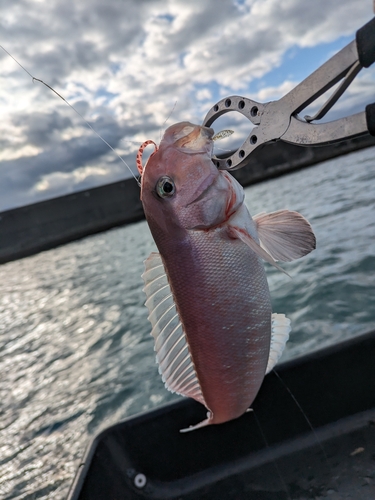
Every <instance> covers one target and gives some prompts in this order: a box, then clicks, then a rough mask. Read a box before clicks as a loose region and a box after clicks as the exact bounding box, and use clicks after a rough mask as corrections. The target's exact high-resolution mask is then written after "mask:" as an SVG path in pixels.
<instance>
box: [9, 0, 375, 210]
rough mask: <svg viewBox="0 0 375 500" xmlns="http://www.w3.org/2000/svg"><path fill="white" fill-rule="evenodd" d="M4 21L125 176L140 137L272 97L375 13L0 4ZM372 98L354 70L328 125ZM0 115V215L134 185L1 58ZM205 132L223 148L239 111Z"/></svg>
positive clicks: (12, 49)
mask: <svg viewBox="0 0 375 500" xmlns="http://www.w3.org/2000/svg"><path fill="white" fill-rule="evenodd" d="M0 13H1V15H0V45H2V46H3V47H4V48H5V49H6V50H7V51H8V52H9V53H10V54H11V55H12V56H13V57H14V58H16V59H17V61H18V62H19V63H20V64H22V66H23V67H24V68H26V69H27V71H28V72H29V73H30V74H32V75H33V76H34V77H36V78H39V79H42V80H43V81H44V82H46V83H47V84H48V85H50V86H52V87H53V88H54V89H55V90H56V91H57V92H58V93H59V94H61V95H62V96H63V97H64V98H65V99H66V100H67V101H68V102H69V103H70V104H71V105H72V106H74V107H75V109H76V110H77V111H78V112H79V113H80V114H81V115H82V116H83V117H84V118H85V120H87V121H88V122H89V123H90V125H91V126H92V127H93V128H94V129H95V130H96V131H97V132H98V134H100V135H101V136H102V137H103V138H104V139H105V140H106V141H107V142H108V143H109V144H110V145H111V146H112V147H113V148H114V149H115V150H116V152H117V153H118V154H119V155H121V156H122V157H123V159H124V160H125V161H126V163H127V164H128V165H129V166H130V168H131V169H132V170H133V171H134V172H135V171H136V170H135V155H136V152H137V150H138V147H139V145H140V144H141V143H142V142H143V141H145V140H147V139H152V140H154V141H155V142H159V141H160V138H161V135H162V133H163V131H164V130H165V128H166V127H168V126H169V125H172V124H173V123H176V122H179V121H185V120H188V121H191V122H193V123H202V121H203V119H204V116H205V115H206V113H207V112H208V110H209V109H210V108H211V107H212V106H213V105H214V104H215V103H216V102H217V101H218V100H220V99H222V98H223V97H226V96H230V95H243V96H246V97H248V98H250V99H254V100H256V101H259V102H268V101H271V100H277V99H279V98H280V97H282V96H283V95H284V94H286V93H287V92H288V91H289V90H291V89H292V88H293V87H294V86H295V85H297V84H298V83H299V82H300V81H301V80H303V79H304V78H306V77H307V76H308V75H309V74H310V73H311V72H313V71H314V70H315V69H316V68H317V67H319V66H320V65H321V64H322V63H323V62H325V61H326V60H327V59H328V58H329V57H331V56H332V55H334V54H335V53H336V52H338V51H339V50H340V49H341V48H343V47H344V46H345V45H347V44H348V43H349V42H351V41H352V40H353V39H354V37H355V32H356V30H357V29H358V28H360V27H361V26H362V25H363V24H365V23H366V22H367V21H369V20H370V19H371V18H372V17H373V15H374V13H373V2H372V0H358V1H353V0H314V1H313V2H312V1H311V0H283V1H280V0H220V1H218V0H189V1H186V0H122V1H121V0H106V1H105V2H103V1H102V0H79V1H76V0H49V1H48V2H47V1H45V0H17V1H14V0H0ZM374 96H375V68H369V69H367V70H362V72H361V73H360V74H359V76H358V77H357V78H356V79H355V81H354V82H353V83H352V85H351V86H350V87H349V89H348V90H347V91H346V93H345V94H344V96H343V97H342V98H341V99H340V100H339V102H338V103H337V104H336V105H335V107H334V109H333V110H332V111H331V112H330V114H329V115H328V117H327V118H329V119H337V118H340V117H342V116H346V115H348V114H352V113H355V112H359V111H362V110H364V108H365V105H366V104H369V103H371V102H374ZM316 106H317V105H316ZM316 106H315V108H314V106H312V109H317V108H316ZM0 109H1V120H0V211H3V210H8V209H11V208H14V207H18V206H23V205H27V204H30V203H34V202H36V201H41V200H44V199H48V198H53V197H55V196H60V195H63V194H67V193H72V192H74V191H80V190H84V189H87V188H90V187H94V186H99V185H102V184H107V183H110V182H115V181H118V180H122V179H125V178H128V177H130V176H131V174H130V172H129V170H128V169H127V168H126V166H125V165H124V164H123V163H122V162H121V161H120V160H119V159H118V158H117V156H116V155H115V154H114V153H113V152H112V151H111V150H110V149H109V148H108V146H107V145H106V144H104V143H103V142H102V141H101V140H100V139H99V138H98V137H97V136H96V135H95V133H94V132H93V131H92V130H90V128H89V127H88V126H87V125H86V124H85V122H84V121H83V119H82V118H80V117H79V116H78V115H77V114H76V113H75V112H74V111H73V110H72V109H71V108H70V107H69V106H68V105H67V104H66V103H64V102H63V101H62V100H61V99H59V98H58V97H57V96H56V95H55V94H53V93H52V92H51V91H50V90H49V89H48V88H47V87H45V86H43V85H42V84H40V83H39V82H36V81H34V82H33V81H32V79H31V77H30V76H29V75H28V74H27V73H26V72H25V71H23V70H22V69H21V68H20V66H19V65H17V64H16V62H15V61H14V60H13V59H12V58H11V57H9V55H7V54H6V53H5V52H4V51H2V50H0ZM213 127H214V128H215V131H216V132H218V131H219V130H221V129H223V128H227V127H229V128H232V129H233V130H234V132H235V133H234V134H233V136H231V138H230V139H226V140H225V141H222V142H221V143H220V144H218V147H220V148H221V150H225V149H231V148H232V147H236V146H239V145H240V144H241V142H242V139H244V138H245V137H246V135H247V134H248V133H249V132H250V130H251V125H250V123H249V122H246V120H245V119H244V118H243V117H242V116H241V115H240V114H238V113H229V114H228V115H225V117H222V118H220V119H219V120H217V122H215V123H214V125H213ZM230 141H232V142H230ZM218 152H220V151H219V150H218Z"/></svg>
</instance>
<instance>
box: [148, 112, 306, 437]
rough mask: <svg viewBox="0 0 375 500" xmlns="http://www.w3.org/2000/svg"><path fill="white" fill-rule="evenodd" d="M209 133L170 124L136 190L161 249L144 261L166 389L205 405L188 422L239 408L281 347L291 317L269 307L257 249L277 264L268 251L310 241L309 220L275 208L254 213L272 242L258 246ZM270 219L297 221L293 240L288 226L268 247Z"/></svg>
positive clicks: (255, 228)
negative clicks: (214, 156)
mask: <svg viewBox="0 0 375 500" xmlns="http://www.w3.org/2000/svg"><path fill="white" fill-rule="evenodd" d="M212 136H213V130H212V129H210V128H206V127H201V126H198V125H193V124H190V123H188V122H183V123H179V124H176V125H173V126H172V127H169V129H167V130H166V132H165V134H164V137H163V139H162V141H161V143H160V147H159V148H158V149H157V150H156V151H155V152H154V153H153V154H152V155H151V157H150V158H149V161H148V163H147V165H146V167H145V168H144V169H143V171H142V185H141V198H142V202H143V206H144V211H145V215H146V218H147V221H148V224H149V227H150V230H151V233H152V235H153V237H154V240H155V243H156V245H157V247H158V250H159V252H160V254H156V253H153V254H151V256H150V257H149V259H147V261H146V263H145V265H146V271H145V273H144V276H143V277H144V281H145V292H146V295H147V301H146V305H147V306H148V308H149V312H150V315H149V319H150V321H151V324H152V326H153V329H152V334H153V336H154V338H155V350H156V352H157V361H158V363H159V370H160V372H161V374H162V377H163V380H164V381H165V384H166V386H167V388H169V389H170V390H172V391H174V392H178V393H179V394H182V395H185V396H189V397H193V398H194V399H196V400H197V401H199V402H201V403H202V404H204V405H205V406H206V408H207V409H208V415H207V419H206V420H204V421H203V422H201V423H200V424H198V425H197V426H194V427H192V428H191V429H193V428H196V427H200V426H203V425H208V424H219V423H222V422H226V421H228V420H231V419H234V418H237V417H239V416H240V415H242V414H243V413H244V412H245V411H246V410H247V409H248V408H249V406H250V405H251V403H252V402H253V400H254V398H255V396H256V394H257V392H258V390H259V388H260V386H261V384H262V381H263V379H264V376H265V373H266V371H269V370H270V369H271V368H272V367H273V366H274V364H275V363H276V362H277V360H278V358H279V357H280V355H281V352H282V349H283V347H284V345H285V342H286V340H287V337H288V334H289V330H290V326H289V325H290V322H289V320H287V318H285V316H284V315H273V316H272V310H271V299H270V293H269V289H268V284H267V279H266V274H265V271H264V267H263V263H262V260H261V258H265V259H266V260H268V261H270V262H271V263H274V264H275V261H274V258H273V256H272V251H274V253H275V254H276V258H277V257H280V255H279V254H278V252H279V253H280V248H281V247H282V248H283V251H284V252H285V253H286V254H287V256H286V258H284V260H292V258H296V257H295V254H296V253H297V254H298V256H301V255H304V254H306V253H308V251H310V250H311V249H312V247H313V246H314V245H315V238H314V237H313V233H312V230H311V227H310V225H309V224H308V222H307V221H306V220H305V219H304V218H303V217H302V216H301V215H299V214H297V213H296V212H289V211H281V212H275V213H274V214H276V215H274V214H269V215H265V214H261V215H260V221H261V226H262V225H263V228H266V230H265V233H266V237H265V241H266V242H267V243H268V245H269V247H271V249H272V251H271V253H270V252H269V251H267V250H266V249H265V248H262V246H261V242H260V239H259V234H258V233H259V225H258V224H257V221H256V220H253V219H252V217H251V216H250V214H249V212H248V210H247V208H246V206H245V205H244V193H243V189H242V187H241V186H240V184H239V183H238V182H237V181H236V180H235V179H234V178H233V177H232V176H231V175H230V174H229V173H227V172H225V171H219V170H217V168H216V166H215V165H214V164H213V162H212V161H211V155H212V144H213V142H212ZM294 214H295V215H294ZM272 218H273V219H274V220H273V222H272V221H271V223H270V219H272ZM275 219H276V226H277V225H279V226H283V224H284V226H286V227H287V230H288V229H290V226H293V223H294V231H295V232H297V233H298V235H299V239H298V238H297V239H298V243H297V245H296V248H293V249H292V250H290V249H288V245H289V246H293V242H291V238H290V236H287V237H285V234H284V233H285V227H284V229H282V230H281V233H282V236H281V237H280V234H279V235H278V238H279V240H282V241H283V244H281V245H280V244H279V247H280V248H279V249H278V250H277V249H275V248H274V246H275V243H274V242H273V241H272V238H270V237H269V233H270V227H271V229H272V228H273V226H275ZM273 229H274V228H273ZM274 232H277V231H274ZM292 232H293V231H292ZM271 233H272V230H271ZM279 233H280V231H279ZM301 233H302V235H301ZM267 235H268V238H267ZM276 239H277V238H276ZM292 239H293V238H292ZM306 239H307V240H308V242H307V243H306ZM301 242H302V243H301ZM301 246H302V247H303V249H301ZM276 247H277V245H276ZM307 250H308V251H307ZM288 252H289V253H288ZM299 254H301V255H299ZM280 260H283V259H280ZM275 265H276V264H275ZM272 324H273V325H274V326H272ZM272 335H273V337H272ZM272 338H273V342H272ZM270 367H271V368H270ZM189 430H190V429H189Z"/></svg>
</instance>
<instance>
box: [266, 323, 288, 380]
mask: <svg viewBox="0 0 375 500" xmlns="http://www.w3.org/2000/svg"><path fill="white" fill-rule="evenodd" d="M271 325H272V331H271V346H270V354H269V357H268V364H267V368H266V374H267V373H269V372H270V371H271V370H273V368H274V367H275V366H276V365H277V363H278V361H279V359H280V358H281V355H282V353H283V351H284V348H285V344H286V343H287V341H288V339H289V333H290V331H291V329H292V327H291V326H290V319H289V318H287V317H286V316H285V314H276V313H273V314H272V320H271Z"/></svg>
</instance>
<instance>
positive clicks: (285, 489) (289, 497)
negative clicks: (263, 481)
mask: <svg viewBox="0 0 375 500" xmlns="http://www.w3.org/2000/svg"><path fill="white" fill-rule="evenodd" d="M252 413H253V415H254V418H255V421H256V423H257V426H258V428H259V432H260V435H261V436H262V439H263V441H264V443H265V445H266V448H267V449H268V450H270V449H271V447H270V445H269V444H268V441H267V438H266V436H265V434H264V432H263V429H262V426H261V425H260V422H259V420H258V417H257V416H256V413H255V410H254V408H252ZM271 460H272V463H273V465H274V467H275V469H276V472H277V475H278V476H279V479H280V482H281V485H282V487H283V489H284V491H285V493H286V494H287V496H288V500H292V497H291V496H290V494H289V488H288V486H287V484H286V483H285V481H284V478H283V475H282V474H281V471H280V469H279V466H278V465H277V462H276V460H275V459H274V458H271Z"/></svg>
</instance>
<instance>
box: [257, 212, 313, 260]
mask: <svg viewBox="0 0 375 500" xmlns="http://www.w3.org/2000/svg"><path fill="white" fill-rule="evenodd" d="M253 220H254V222H255V224H256V229H257V232H258V236H259V240H260V244H261V246H262V247H263V248H264V249H265V250H266V251H267V252H268V253H269V254H270V255H271V256H272V257H273V258H274V259H275V260H280V261H282V262H290V261H292V260H295V259H299V258H300V257H303V256H304V255H307V254H308V253H310V252H311V251H312V250H314V248H315V246H316V240H315V235H314V232H313V230H312V228H311V226H310V224H309V222H308V221H307V220H306V219H305V218H304V217H303V216H302V215H301V214H299V213H298V212H292V211H290V210H278V211H277V212H271V213H269V214H266V213H264V212H263V213H260V214H258V215H255V216H254V217H253Z"/></svg>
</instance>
